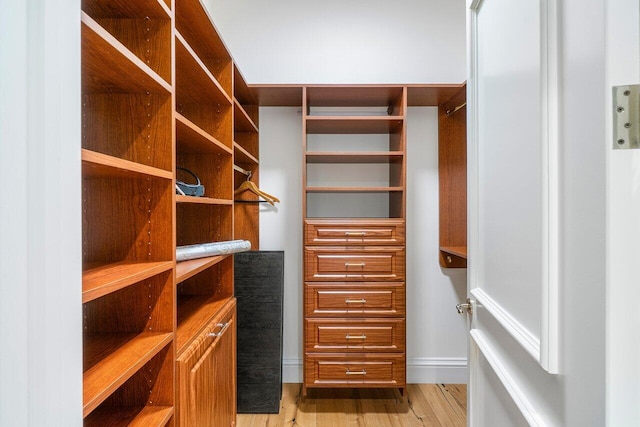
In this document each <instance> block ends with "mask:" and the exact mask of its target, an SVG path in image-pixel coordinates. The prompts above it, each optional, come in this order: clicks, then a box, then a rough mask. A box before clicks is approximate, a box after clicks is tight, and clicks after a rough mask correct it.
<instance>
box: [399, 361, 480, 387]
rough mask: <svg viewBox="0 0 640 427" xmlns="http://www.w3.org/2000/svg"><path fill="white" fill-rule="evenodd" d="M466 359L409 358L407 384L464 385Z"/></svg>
mask: <svg viewBox="0 0 640 427" xmlns="http://www.w3.org/2000/svg"><path fill="white" fill-rule="evenodd" d="M468 379H469V373H468V369H467V358H466V357H448V358H439V357H411V358H408V359H407V383H409V384H466V383H467V381H468Z"/></svg>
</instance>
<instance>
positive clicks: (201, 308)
mask: <svg viewBox="0 0 640 427" xmlns="http://www.w3.org/2000/svg"><path fill="white" fill-rule="evenodd" d="M232 302H233V297H232V296H228V297H223V298H220V297H217V296H211V295H179V296H178V328H177V330H176V354H177V355H178V357H179V356H180V354H181V353H182V352H183V351H184V350H185V349H186V348H187V346H188V345H189V344H190V342H191V341H192V340H193V338H195V337H196V336H198V334H199V333H200V331H201V330H202V329H203V328H204V327H205V326H206V325H207V324H208V323H209V322H210V321H211V319H212V318H213V317H215V315H216V314H217V313H219V312H220V311H221V310H222V309H223V308H224V307H225V306H226V305H227V304H230V303H232Z"/></svg>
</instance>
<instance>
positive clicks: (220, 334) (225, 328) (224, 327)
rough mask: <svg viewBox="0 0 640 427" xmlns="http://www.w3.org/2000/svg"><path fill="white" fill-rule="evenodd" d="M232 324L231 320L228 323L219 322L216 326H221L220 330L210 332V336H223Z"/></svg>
mask: <svg viewBox="0 0 640 427" xmlns="http://www.w3.org/2000/svg"><path fill="white" fill-rule="evenodd" d="M230 324H231V322H227V323H218V324H217V325H216V326H217V327H218V328H220V330H219V331H218V332H211V333H209V336H210V337H221V336H222V334H224V332H225V331H226V330H227V328H228V327H229V325H230Z"/></svg>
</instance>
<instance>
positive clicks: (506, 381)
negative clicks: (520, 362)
mask: <svg viewBox="0 0 640 427" xmlns="http://www.w3.org/2000/svg"><path fill="white" fill-rule="evenodd" d="M470 354H471V355H472V357H475V358H476V360H475V361H474V363H477V364H478V365H479V364H480V360H479V358H480V357H484V359H485V360H486V361H487V362H488V364H489V366H491V369H492V370H493V372H494V373H495V375H496V376H497V377H498V379H499V380H500V383H502V386H503V387H504V389H505V390H506V392H507V394H508V395H509V397H510V398H511V399H512V400H513V403H514V404H515V405H516V407H517V408H518V410H519V411H520V413H521V414H522V416H523V417H524V419H525V420H526V421H527V423H529V425H531V426H546V425H547V424H546V423H545V422H544V420H543V419H542V417H540V414H539V413H538V412H537V411H536V409H535V407H534V406H533V405H532V403H531V401H530V400H529V398H528V397H527V394H526V393H525V392H524V391H523V389H522V388H521V387H520V386H519V385H518V383H517V381H516V380H515V379H514V378H513V377H512V376H511V374H510V373H509V369H508V368H507V367H506V366H505V365H504V363H503V362H502V360H501V359H500V356H499V354H498V352H496V351H494V347H493V346H492V345H491V343H490V341H489V340H488V339H487V338H486V337H485V334H484V333H483V332H482V331H479V330H473V331H471V351H470ZM478 374H479V373H478ZM476 381H477V380H476ZM474 409H475V411H474ZM481 414H482V411H481V410H480V408H470V410H469V415H468V416H469V421H470V424H469V425H472V426H480V425H483V421H482V420H481V419H479V418H478V417H479V416H480V415H481ZM474 417H476V418H474Z"/></svg>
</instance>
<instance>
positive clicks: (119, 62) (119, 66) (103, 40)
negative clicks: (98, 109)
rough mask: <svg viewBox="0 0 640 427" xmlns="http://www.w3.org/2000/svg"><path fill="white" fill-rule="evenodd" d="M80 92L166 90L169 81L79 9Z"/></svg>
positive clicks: (165, 91)
mask: <svg viewBox="0 0 640 427" xmlns="http://www.w3.org/2000/svg"><path fill="white" fill-rule="evenodd" d="M82 77H83V78H82V91H83V92H84V93H145V92H154V93H170V92H171V85H170V84H169V83H167V82H166V81H165V80H164V79H163V78H162V77H160V75H158V74H157V73H156V72H155V71H153V69H151V68H150V67H149V66H148V65H147V64H145V63H144V61H142V60H141V59H140V58H138V57H137V56H136V55H134V54H133V53H131V51H129V49H127V47H125V45H123V44H122V43H121V42H120V41H119V40H118V39H116V38H115V37H114V36H112V35H111V34H110V33H109V32H108V31H107V30H106V29H104V28H103V27H102V26H101V25H100V24H98V23H97V22H96V21H94V20H93V19H92V18H91V17H89V15H87V14H86V13H84V12H82Z"/></svg>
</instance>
